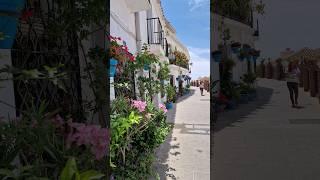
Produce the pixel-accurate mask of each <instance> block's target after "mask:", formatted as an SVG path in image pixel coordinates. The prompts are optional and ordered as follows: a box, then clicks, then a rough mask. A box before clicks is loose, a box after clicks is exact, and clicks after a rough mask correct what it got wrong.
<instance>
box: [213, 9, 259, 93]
mask: <svg viewBox="0 0 320 180" xmlns="http://www.w3.org/2000/svg"><path fill="white" fill-rule="evenodd" d="M211 16H212V17H211V20H212V21H213V22H211V24H212V26H211V28H212V31H211V38H212V40H211V42H213V44H211V47H212V50H213V51H215V50H218V46H219V44H223V43H224V42H223V39H222V37H221V29H220V27H221V22H222V21H223V24H224V25H223V28H225V29H229V31H230V40H228V41H227V42H226V43H227V45H231V43H232V42H239V43H241V44H248V45H250V46H251V47H252V48H254V47H255V41H256V40H257V39H256V38H255V37H254V36H253V34H254V29H253V28H252V27H250V26H249V25H247V24H244V23H241V22H238V21H236V20H233V19H229V18H226V17H222V16H220V15H218V14H215V13H212V14H211ZM228 56H229V58H231V59H232V60H233V61H234V62H235V66H234V67H233V70H232V74H233V81H235V82H240V80H241V79H240V77H241V76H243V75H244V74H246V73H247V72H248V64H247V60H244V61H240V60H239V58H238V56H237V55H236V54H234V53H232V51H231V47H230V46H229V49H228ZM211 62H212V65H211V72H212V74H213V81H215V80H219V79H220V77H219V74H220V73H219V63H217V62H214V60H213V59H212V61H211ZM250 65H251V69H252V70H253V69H254V63H253V61H251V63H250ZM216 90H217V89H216Z"/></svg>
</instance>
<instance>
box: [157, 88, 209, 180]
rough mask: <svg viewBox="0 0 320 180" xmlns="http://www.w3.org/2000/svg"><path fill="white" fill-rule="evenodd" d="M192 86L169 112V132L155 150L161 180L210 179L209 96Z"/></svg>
mask: <svg viewBox="0 0 320 180" xmlns="http://www.w3.org/2000/svg"><path fill="white" fill-rule="evenodd" d="M204 95H205V96H201V95H200V90H199V88H196V87H191V92H190V94H189V95H186V96H185V97H182V98H181V99H179V101H178V102H177V103H176V104H175V106H174V108H173V109H171V110H169V112H168V120H169V121H170V123H174V128H173V131H172V133H171V134H170V135H169V136H168V138H167V140H166V142H165V143H163V144H162V146H161V147H160V148H159V149H158V154H157V156H158V158H159V161H160V162H159V164H158V166H157V170H158V173H159V175H160V179H161V180H162V179H181V180H209V179H210V94H209V93H208V92H206V91H204Z"/></svg>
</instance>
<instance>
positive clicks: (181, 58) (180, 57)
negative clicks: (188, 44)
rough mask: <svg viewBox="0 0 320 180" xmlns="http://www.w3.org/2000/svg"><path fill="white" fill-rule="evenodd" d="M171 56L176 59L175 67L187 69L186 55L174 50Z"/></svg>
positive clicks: (187, 60)
mask: <svg viewBox="0 0 320 180" xmlns="http://www.w3.org/2000/svg"><path fill="white" fill-rule="evenodd" d="M173 54H174V55H175V57H176V60H175V61H176V62H175V63H176V65H177V66H180V67H183V68H188V64H189V59H188V57H187V55H186V54H185V53H183V52H181V51H178V50H175V51H174V52H173Z"/></svg>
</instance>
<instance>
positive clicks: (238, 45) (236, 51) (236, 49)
mask: <svg viewBox="0 0 320 180" xmlns="http://www.w3.org/2000/svg"><path fill="white" fill-rule="evenodd" d="M240 48H241V43H239V42H235V43H232V44H231V50H232V52H233V53H234V54H239V53H240Z"/></svg>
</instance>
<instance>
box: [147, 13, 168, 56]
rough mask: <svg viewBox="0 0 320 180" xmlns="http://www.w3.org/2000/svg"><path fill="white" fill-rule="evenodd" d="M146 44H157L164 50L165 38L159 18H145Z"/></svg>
mask: <svg viewBox="0 0 320 180" xmlns="http://www.w3.org/2000/svg"><path fill="white" fill-rule="evenodd" d="M147 32H148V44H158V45H160V46H161V47H162V48H163V50H164V51H165V50H166V44H167V43H166V38H165V35H164V30H163V27H162V25H161V21H160V18H148V19H147Z"/></svg>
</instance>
